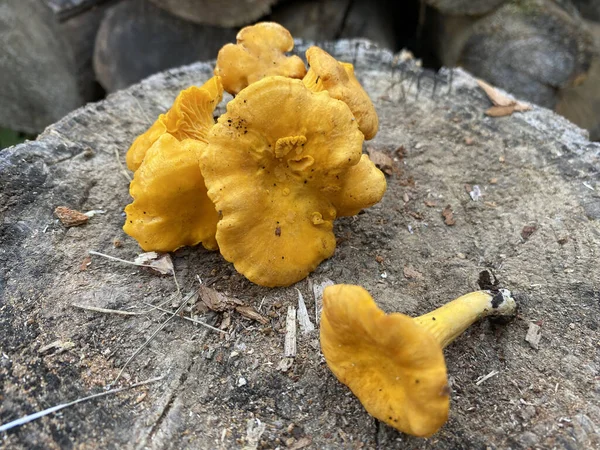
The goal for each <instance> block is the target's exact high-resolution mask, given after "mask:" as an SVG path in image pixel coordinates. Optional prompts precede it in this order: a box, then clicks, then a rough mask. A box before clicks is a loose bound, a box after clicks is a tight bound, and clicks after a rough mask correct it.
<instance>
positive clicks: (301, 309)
mask: <svg viewBox="0 0 600 450" xmlns="http://www.w3.org/2000/svg"><path fill="white" fill-rule="evenodd" d="M296 290H297V291H298V324H299V325H300V331H302V333H303V334H306V333H310V332H311V331H314V329H315V326H314V325H313V323H312V322H311V321H310V317H309V316H308V310H307V309H306V303H304V297H302V293H301V292H300V290H299V289H296Z"/></svg>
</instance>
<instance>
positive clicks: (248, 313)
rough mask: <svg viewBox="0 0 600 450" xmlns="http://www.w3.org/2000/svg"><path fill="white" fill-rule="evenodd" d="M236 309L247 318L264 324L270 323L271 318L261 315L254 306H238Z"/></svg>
mask: <svg viewBox="0 0 600 450" xmlns="http://www.w3.org/2000/svg"><path fill="white" fill-rule="evenodd" d="M235 310H236V311H237V312H238V313H240V314H241V315H242V316H244V317H245V318H247V319H251V320H255V321H256V322H259V323H261V324H263V325H266V324H268V323H269V319H267V318H266V317H264V316H262V315H260V314H259V313H258V312H257V311H256V310H255V309H254V307H253V306H236V307H235Z"/></svg>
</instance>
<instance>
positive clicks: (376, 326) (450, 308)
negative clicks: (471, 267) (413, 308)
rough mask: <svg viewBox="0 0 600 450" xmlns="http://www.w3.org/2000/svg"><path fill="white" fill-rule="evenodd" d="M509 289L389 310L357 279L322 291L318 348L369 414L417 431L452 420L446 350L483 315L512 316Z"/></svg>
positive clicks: (430, 431)
mask: <svg viewBox="0 0 600 450" xmlns="http://www.w3.org/2000/svg"><path fill="white" fill-rule="evenodd" d="M515 311H516V304H515V301H514V300H513V299H512V297H511V295H510V292H508V291H507V290H503V289H501V290H500V291H498V292H497V293H492V292H489V291H478V292H472V293H470V294H467V295H464V296H462V297H460V298H458V299H456V300H454V301H452V302H450V303H447V304H446V305H444V306H442V307H441V308H439V309H436V310H435V311H433V312H430V313H429V314H425V315H423V316H420V317H416V318H414V319H413V318H410V317H408V316H405V315H403V314H400V313H393V314H385V313H384V312H383V311H381V310H380V309H379V308H378V307H377V305H376V304H375V302H374V300H373V299H372V298H371V296H370V295H369V293H368V292H367V291H366V290H365V289H363V288H362V287H360V286H352V285H334V286H330V287H327V288H326V289H325V292H324V294H323V312H322V315H321V348H322V351H323V355H324V356H325V359H326V361H327V365H328V366H329V368H330V369H331V371H332V372H333V373H334V374H335V376H336V377H337V378H338V379H339V380H340V381H341V382H342V383H344V384H345V385H347V386H348V387H349V388H350V389H351V390H352V392H353V393H354V395H356V396H357V397H358V399H359V400H360V401H361V403H362V404H363V406H364V407H365V409H366V410H367V411H368V412H369V414H371V415H372V416H374V417H376V418H377V419H379V420H381V421H383V422H385V423H387V424H388V425H390V426H392V427H394V428H396V429H398V430H400V431H403V432H404V433H408V434H412V435H415V436H421V437H426V436H431V435H432V434H434V433H435V432H436V431H437V430H438V429H439V428H440V427H441V426H442V425H443V424H444V423H445V422H446V420H447V418H448V408H449V394H450V389H449V388H448V384H447V378H446V365H445V362H444V355H443V353H442V349H443V348H444V347H445V346H446V345H448V344H449V343H450V342H452V340H454V339H455V338H456V337H457V336H458V335H459V334H460V333H462V332H463V331H464V330H465V329H466V328H467V327H468V326H469V325H470V324H472V323H473V322H475V321H476V320H478V319H481V318H483V317H486V316H493V315H496V316H498V315H503V316H510V315H514V314H515Z"/></svg>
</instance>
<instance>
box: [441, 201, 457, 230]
mask: <svg viewBox="0 0 600 450" xmlns="http://www.w3.org/2000/svg"><path fill="white" fill-rule="evenodd" d="M442 217H443V218H444V223H445V224H446V225H448V226H449V227H451V226H453V225H455V224H456V220H454V213H453V212H452V206H450V205H446V207H445V208H444V210H443V211H442Z"/></svg>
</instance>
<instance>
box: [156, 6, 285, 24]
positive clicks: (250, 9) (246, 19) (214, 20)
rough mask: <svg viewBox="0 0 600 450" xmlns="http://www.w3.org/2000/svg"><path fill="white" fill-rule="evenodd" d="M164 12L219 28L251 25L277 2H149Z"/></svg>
mask: <svg viewBox="0 0 600 450" xmlns="http://www.w3.org/2000/svg"><path fill="white" fill-rule="evenodd" d="M150 1H151V2H152V3H154V4H155V5H156V6H158V7H160V8H163V9H164V10H165V11H168V12H169V13H171V14H173V15H174V16H177V17H181V18H182V19H185V20H189V21H190V22H194V23H200V24H205V25H217V26H221V27H238V26H242V25H247V24H249V23H252V22H254V21H256V20H258V19H260V18H261V17H263V16H266V15H267V14H269V12H270V11H271V6H273V5H274V4H275V3H277V0H221V1H219V2H215V1H211V0H150Z"/></svg>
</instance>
